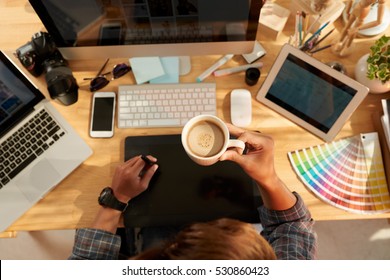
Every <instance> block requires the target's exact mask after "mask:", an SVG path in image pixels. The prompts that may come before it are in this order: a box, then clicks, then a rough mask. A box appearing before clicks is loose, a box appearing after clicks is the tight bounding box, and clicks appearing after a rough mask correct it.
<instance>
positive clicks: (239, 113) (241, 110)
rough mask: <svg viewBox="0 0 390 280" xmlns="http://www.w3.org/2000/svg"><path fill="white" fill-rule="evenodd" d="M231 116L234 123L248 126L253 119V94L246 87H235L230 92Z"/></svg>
mask: <svg viewBox="0 0 390 280" xmlns="http://www.w3.org/2000/svg"><path fill="white" fill-rule="evenodd" d="M230 117H231V119H232V124H234V125H235V126H239V127H246V126H248V125H250V123H251V121H252V95H251V93H250V92H249V91H248V90H246V89H234V90H232V92H231V93H230Z"/></svg>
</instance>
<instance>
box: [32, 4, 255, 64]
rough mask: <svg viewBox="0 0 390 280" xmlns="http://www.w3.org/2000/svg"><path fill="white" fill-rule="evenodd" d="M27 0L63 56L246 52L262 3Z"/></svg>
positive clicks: (249, 48) (250, 45)
mask: <svg viewBox="0 0 390 280" xmlns="http://www.w3.org/2000/svg"><path fill="white" fill-rule="evenodd" d="M29 1H30V3H31V5H32V6H33V8H34V10H35V11H36V13H37V14H38V16H39V17H40V19H41V21H42V22H43V24H44V25H45V27H46V29H47V31H48V32H49V33H50V34H51V35H52V36H53V38H54V40H55V42H56V44H57V46H58V47H59V48H60V50H61V52H62V53H63V55H64V56H65V57H66V58H68V59H72V58H75V59H79V58H96V57H97V56H99V54H100V56H104V57H105V58H106V57H107V56H109V57H130V56H154V55H159V56H168V55H204V54H224V53H233V54H242V53H249V52H251V51H252V49H253V44H254V41H255V39H256V34H257V26H258V20H259V15H260V9H261V6H262V1H251V0H245V1H243V0H213V1H210V0H67V1H63V0H29ZM172 44H175V47H172Z"/></svg>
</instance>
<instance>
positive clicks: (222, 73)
mask: <svg viewBox="0 0 390 280" xmlns="http://www.w3.org/2000/svg"><path fill="white" fill-rule="evenodd" d="M261 67H263V62H257V63H252V64H245V65H241V66H237V67H232V68H226V69H221V70H217V71H215V72H214V73H213V74H214V76H216V77H220V76H226V75H230V74H233V73H237V72H241V71H245V70H247V69H249V68H261Z"/></svg>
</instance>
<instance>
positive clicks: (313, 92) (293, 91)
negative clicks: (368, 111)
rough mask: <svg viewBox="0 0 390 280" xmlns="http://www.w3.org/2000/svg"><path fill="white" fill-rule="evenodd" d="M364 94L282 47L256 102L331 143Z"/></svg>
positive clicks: (344, 78) (360, 88)
mask: <svg viewBox="0 0 390 280" xmlns="http://www.w3.org/2000/svg"><path fill="white" fill-rule="evenodd" d="M367 94H368V88H367V87H365V86H363V85H362V84H360V83H358V82H357V81H355V80H353V79H351V78H350V77H348V76H347V75H344V74H342V73H340V72H338V71H337V70H335V69H332V68H331V67H329V66H328V65H326V64H324V63H322V62H321V61H319V60H317V59H315V58H314V57H312V56H309V55H308V54H306V53H305V52H302V51H301V50H299V49H297V48H294V47H293V46H291V45H289V44H285V45H283V47H282V49H281V51H280V52H279V54H278V56H277V58H276V60H275V62H274V64H273V65H272V67H271V69H270V71H269V73H268V75H267V77H266V79H265V81H264V83H263V84H262V86H261V87H260V89H259V92H258V93H257V95H256V99H257V100H258V101H260V102H262V103H264V104H265V105H267V106H269V107H270V108H271V109H273V110H275V111H276V112H278V113H279V114H281V115H282V116H284V117H287V118H288V119H290V120H291V121H293V122H295V123H297V124H298V125H300V126H302V127H303V128H305V129H307V130H308V131H310V132H311V133H313V134H314V135H316V136H318V137H320V138H321V139H323V140H325V141H331V140H333V138H334V137H335V136H336V135H337V133H338V132H339V131H340V129H341V128H342V127H343V126H344V124H345V122H346V121H347V120H348V118H349V117H350V116H351V115H352V113H353V112H354V111H355V110H356V108H357V107H358V106H359V104H360V103H361V102H362V101H363V100H364V98H365V97H366V96H367Z"/></svg>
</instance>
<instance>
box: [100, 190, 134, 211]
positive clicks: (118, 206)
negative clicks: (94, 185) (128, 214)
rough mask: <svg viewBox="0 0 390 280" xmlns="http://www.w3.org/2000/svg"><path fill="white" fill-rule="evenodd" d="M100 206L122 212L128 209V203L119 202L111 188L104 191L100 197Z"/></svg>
mask: <svg viewBox="0 0 390 280" xmlns="http://www.w3.org/2000/svg"><path fill="white" fill-rule="evenodd" d="M98 201H99V204H100V205H102V206H103V207H109V208H112V209H115V210H118V211H121V212H124V211H125V210H126V208H127V205H128V204H127V203H123V202H121V201H119V200H118V199H117V198H116V197H115V195H114V192H113V191H112V189H111V188H110V187H106V188H104V189H103V190H102V192H101V193H100V196H99V199H98Z"/></svg>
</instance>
